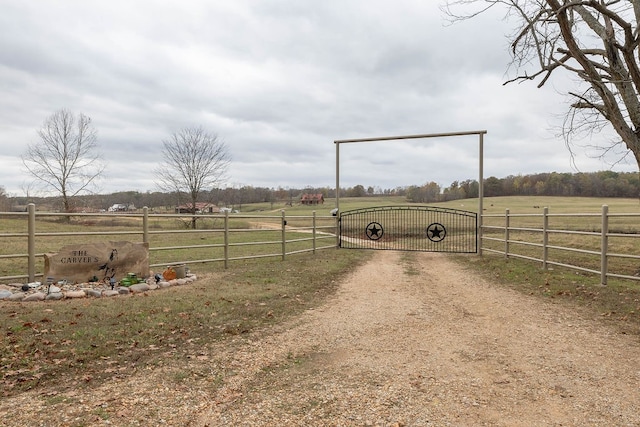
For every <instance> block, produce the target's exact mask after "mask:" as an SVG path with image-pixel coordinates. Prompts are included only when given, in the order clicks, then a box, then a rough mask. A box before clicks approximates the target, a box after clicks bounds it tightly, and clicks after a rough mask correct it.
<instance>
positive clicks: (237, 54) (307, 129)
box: [0, 0, 636, 195]
mask: <svg viewBox="0 0 640 427" xmlns="http://www.w3.org/2000/svg"><path fill="white" fill-rule="evenodd" d="M439 3H440V2H438V1H435V0H433V1H431V0H428V1H426V0H395V1H393V2H390V1H381V0H340V1H337V0H327V1H313V2H312V1H300V0H233V1H230V0H225V1H222V0H182V1H179V2H178V1H159V0H153V1H151V0H136V1H131V0H110V1H107V2H95V1H86V0H66V1H63V0H61V1H55V0H49V1H46V2H41V1H38V2H36V1H24V0H0V5H1V6H2V7H1V9H0V10H2V13H1V14H0V28H1V30H0V31H1V34H2V36H1V37H0V88H1V94H0V99H1V100H0V161H1V162H2V168H0V185H1V186H3V187H4V188H5V189H6V190H7V192H8V193H10V194H12V195H23V194H24V189H25V188H26V187H27V184H28V183H29V182H30V181H31V180H32V179H31V178H30V177H29V176H28V175H26V174H25V168H24V166H23V165H22V162H21V160H20V156H21V154H23V153H24V151H25V149H26V147H27V145H28V144H30V143H36V142H37V141H38V137H37V130H38V129H39V128H40V127H41V126H42V124H43V122H44V120H45V119H46V118H47V117H49V116H50V115H51V114H53V113H54V112H55V111H57V110H60V109H62V108H65V109H68V110H70V111H72V112H73V113H83V114H85V115H87V116H89V117H91V119H92V121H93V124H94V126H95V128H96V129H97V131H98V138H99V144H100V147H101V151H102V153H103V155H104V158H105V160H106V162H107V165H108V167H107V171H106V175H105V179H104V180H103V181H102V182H101V184H100V192H103V193H110V192H114V191H126V190H137V191H155V190H158V187H156V185H155V180H156V179H155V175H154V169H155V168H156V165H157V163H158V162H159V161H160V160H161V149H162V140H163V139H166V138H168V137H169V136H170V135H171V134H172V133H173V132H175V131H177V130H179V129H181V128H184V127H193V126H202V127H203V128H205V129H207V130H209V131H210V132H212V133H215V134H217V135H218V136H219V137H220V138H221V139H222V140H223V141H225V143H226V144H227V146H228V148H229V152H230V155H231V157H232V163H231V167H230V169H229V174H228V180H227V182H226V183H225V184H226V185H252V186H261V187H274V188H277V187H297V188H301V187H305V186H330V187H333V186H334V185H335V168H336V162H335V144H334V143H333V141H334V140H341V139H348V138H365V137H379V136H395V135H406V134H424V133H442V132H456V131H475V130H487V132H488V133H487V135H486V136H485V139H484V141H485V142H484V145H485V153H484V156H485V166H484V172H485V173H484V175H485V177H488V176H496V177H505V176H508V175H517V174H528V173H537V172H552V171H557V172H576V169H574V168H572V165H571V157H570V154H569V151H568V150H567V149H566V147H565V145H564V141H563V140H562V139H561V138H559V137H558V136H557V134H558V130H557V127H558V126H560V125H561V124H562V115H563V113H564V112H565V111H566V108H567V104H566V102H565V99H564V97H563V96H562V95H561V94H560V92H561V91H562V90H564V89H565V88H566V85H567V84H570V82H568V81H566V80H564V81H563V80H562V79H555V80H552V81H551V82H550V83H549V84H548V86H545V87H544V88H543V89H536V88H535V84H531V83H527V84H510V85H507V86H503V85H502V83H503V82H504V81H505V80H506V79H507V77H508V76H509V74H508V64H509V55H508V40H507V39H506V37H505V35H506V34H508V33H509V32H510V31H511V29H512V24H509V23H508V22H504V21H503V20H502V19H501V14H500V13H492V14H488V15H486V16H482V17H480V18H476V19H474V20H471V21H467V22H463V23H457V24H455V25H448V23H447V21H446V19H445V17H444V16H443V14H442V13H441V12H440V10H439V8H438V5H439ZM596 142H598V141H596ZM576 149H577V151H578V153H579V154H581V155H580V156H579V157H578V158H577V159H576V163H577V167H578V169H579V171H583V172H588V171H597V170H604V169H609V168H610V165H609V164H608V163H606V162H603V161H601V160H598V159H594V158H590V157H588V156H585V155H583V154H584V150H582V149H580V148H578V147H576ZM340 157H341V162H340V163H341V168H340V172H341V174H340V176H341V186H353V185H356V184H362V185H365V186H369V185H372V186H379V187H381V188H393V187H396V186H405V185H413V184H424V183H426V182H430V181H435V182H437V183H439V184H441V185H442V186H448V185H449V184H450V183H451V182H452V181H454V180H465V179H477V177H478V137H476V136H466V137H456V138H441V139H428V140H416V141H410V142H397V141H394V142H385V143H366V144H346V145H343V146H341V149H340ZM614 170H618V171H622V170H636V167H635V166H634V165H633V164H622V165H618V166H616V167H615V168H614Z"/></svg>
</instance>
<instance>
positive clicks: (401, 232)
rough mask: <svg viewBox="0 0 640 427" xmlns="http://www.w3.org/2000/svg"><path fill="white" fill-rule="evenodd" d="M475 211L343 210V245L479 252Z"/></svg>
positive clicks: (426, 208)
mask: <svg viewBox="0 0 640 427" xmlns="http://www.w3.org/2000/svg"><path fill="white" fill-rule="evenodd" d="M477 232H478V216H477V214H476V213H475V212H469V211H463V210H458V209H448V208H439V207H433V206H385V207H377V208H365V209H355V210H351V211H345V212H341V213H340V247H341V248H346V249H388V250H397V251H423V252H457V253H477V251H478V246H477V245H478V239H477Z"/></svg>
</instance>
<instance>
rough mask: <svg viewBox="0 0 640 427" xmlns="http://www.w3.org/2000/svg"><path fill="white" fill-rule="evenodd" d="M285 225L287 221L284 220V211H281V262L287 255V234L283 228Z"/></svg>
mask: <svg viewBox="0 0 640 427" xmlns="http://www.w3.org/2000/svg"><path fill="white" fill-rule="evenodd" d="M286 225H287V220H286V219H285V213H284V209H283V210H282V260H283V261H284V259H285V258H286V255H287V233H286V231H285V227H286Z"/></svg>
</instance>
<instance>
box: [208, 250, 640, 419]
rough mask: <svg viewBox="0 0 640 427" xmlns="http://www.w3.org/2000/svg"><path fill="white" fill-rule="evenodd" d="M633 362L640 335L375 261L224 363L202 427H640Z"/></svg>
mask: <svg viewBox="0 0 640 427" xmlns="http://www.w3.org/2000/svg"><path fill="white" fill-rule="evenodd" d="M639 355H640V344H639V342H638V337H637V336H627V335H623V334H620V333H618V332H617V331H616V330H613V329H611V328H610V327H608V326H606V325H604V324H602V322H601V321H599V320H598V319H593V318H589V315H587V314H586V313H581V312H579V311H576V310H575V309H569V308H567V307H566V306H563V305H560V304H553V303H552V302H548V303H547V302H545V301H541V300H540V299H539V298H534V297H528V296H525V295H522V294H519V293H517V292H515V291H511V290H508V289H505V288H502V287H496V286H492V285H490V284H487V283H485V282H484V281H483V280H481V279H479V278H477V277H475V276H473V275H471V274H469V273H468V272H465V271H463V270H461V269H460V267H459V265H457V264H454V263H452V262H451V261H449V260H448V259H447V257H446V256H445V255H441V254H434V253H410V254H402V253H398V252H384V251H381V252H378V253H376V254H375V256H374V258H373V260H372V261H371V262H370V263H369V264H367V265H365V266H363V267H361V268H359V269H358V270H357V271H354V272H353V274H352V275H351V277H350V278H349V280H348V281H346V282H345V283H344V284H343V285H342V286H341V288H340V291H339V292H338V294H337V295H336V297H335V298H334V299H333V300H331V301H329V302H328V303H327V304H326V305H324V306H323V307H321V308H319V309H316V310H310V311H308V312H307V313H306V314H305V315H304V316H303V317H302V318H298V319H296V320H295V321H294V322H291V323H290V324H288V325H287V327H286V328H283V329H282V330H281V331H279V332H278V333H276V334H274V335H271V336H269V337H267V338H266V339H258V337H256V339H255V340H249V341H248V342H247V343H246V344H245V345H243V346H242V349H241V351H238V352H236V353H235V354H234V355H229V356H231V357H232V359H233V363H235V364H236V365H237V366H238V368H239V371H238V373H237V375H235V376H231V377H229V378H228V379H227V382H226V384H225V385H224V387H223V388H222V389H221V390H220V392H219V393H218V394H217V395H216V396H215V397H214V399H213V401H212V402H211V403H210V405H209V407H208V408H207V409H206V410H205V411H203V412H202V413H201V416H200V419H199V421H198V423H197V425H199V426H220V425H237V426H254V425H255V426H266V425H274V426H303V425H304V426H309V425H314V426H449V425H450V426H483V425H487V426H640V391H639V389H638V388H639V386H640V367H639V366H638V357H639ZM240 367H242V369H240Z"/></svg>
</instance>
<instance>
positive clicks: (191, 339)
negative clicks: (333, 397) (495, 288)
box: [0, 249, 370, 396]
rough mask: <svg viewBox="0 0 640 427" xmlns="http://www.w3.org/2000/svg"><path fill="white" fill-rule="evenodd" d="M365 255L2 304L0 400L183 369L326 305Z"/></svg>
mask: <svg viewBox="0 0 640 427" xmlns="http://www.w3.org/2000/svg"><path fill="white" fill-rule="evenodd" d="M369 256H370V255H369V254H368V253H362V252H361V251H345V250H333V249H331V250H323V251H320V252H318V253H317V254H315V255H313V254H299V255H295V256H291V257H289V258H287V260H285V261H274V260H268V259H266V260H248V261H236V262H234V263H232V264H231V265H230V268H229V269H228V270H222V269H221V268H220V266H217V267H216V266H212V265H203V266H202V269H203V270H202V271H199V269H198V267H197V266H195V267H193V268H192V270H193V271H194V272H195V273H197V274H198V275H199V276H200V277H199V279H198V280H197V281H196V282H195V283H194V284H192V285H188V286H183V287H175V288H169V289H164V290H157V291H153V292H149V293H147V294H137V295H132V296H125V297H122V296H120V297H114V298H102V299H83V300H64V301H57V302H33V303H10V302H1V303H0V369H1V370H0V374H1V379H0V387H1V389H2V393H3V395H4V396H10V395H13V394H15V393H19V392H21V391H24V390H29V389H34V388H38V387H44V386H47V385H51V384H54V383H56V386H57V387H61V388H64V387H65V385H66V386H69V387H76V388H77V387H82V386H83V385H91V386H95V383H96V382H99V381H100V380H101V379H102V378H105V377H107V376H112V375H116V374H117V375H126V374H127V372H130V371H134V370H135V368H136V367H142V366H150V365H156V364H169V363H172V362H176V363H177V362H179V361H180V360H184V358H185V357H187V356H188V355H187V352H188V351H190V349H191V348H192V347H190V346H192V344H194V343H196V344H198V345H202V346H204V345H206V343H208V342H211V341H214V340H224V339H226V338H228V337H230V336H234V335H237V334H244V333H247V332H250V331H252V330H255V329H257V328H262V327H266V326H268V325H271V324H274V323H277V322H281V321H282V320H284V319H286V318H288V317H289V316H293V315H295V314H297V313H300V312H301V311H302V310H305V309H308V308H309V307H312V306H314V305H317V304H319V303H320V302H322V301H324V300H325V298H326V297H327V296H328V295H330V294H332V293H333V292H334V290H335V287H336V283H337V281H338V280H339V279H340V277H341V276H343V275H344V274H346V273H348V272H349V271H351V270H352V269H353V268H354V267H355V266H356V265H358V264H359V263H361V262H364V261H365V260H366V259H368V257H369Z"/></svg>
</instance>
